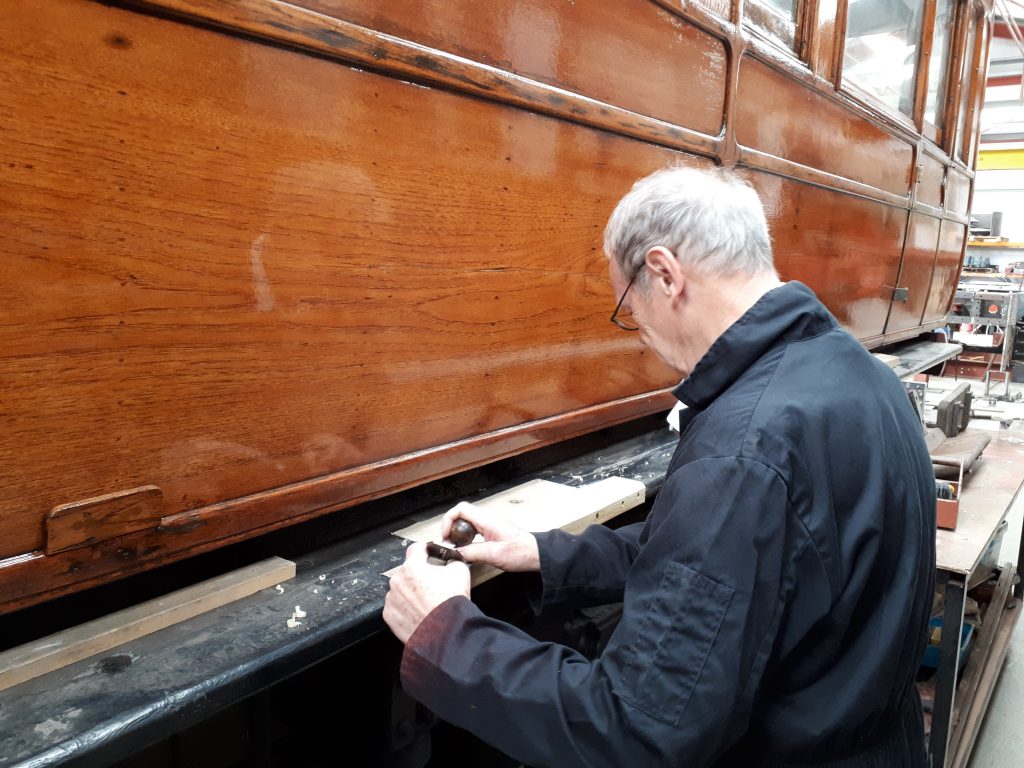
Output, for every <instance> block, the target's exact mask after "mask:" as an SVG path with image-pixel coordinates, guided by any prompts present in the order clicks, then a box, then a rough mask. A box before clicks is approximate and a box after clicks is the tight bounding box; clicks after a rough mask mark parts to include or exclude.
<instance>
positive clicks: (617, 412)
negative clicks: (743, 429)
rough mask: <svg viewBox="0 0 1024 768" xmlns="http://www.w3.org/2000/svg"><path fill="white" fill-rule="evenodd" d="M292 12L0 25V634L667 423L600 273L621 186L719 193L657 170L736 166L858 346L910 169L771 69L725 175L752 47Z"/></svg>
mask: <svg viewBox="0 0 1024 768" xmlns="http://www.w3.org/2000/svg"><path fill="white" fill-rule="evenodd" d="M121 5H125V6H130V7H131V8H134V9H136V10H127V9H125V8H123V7H120V6H121ZM305 5H306V6H307V7H298V6H296V5H294V4H289V3H283V2H275V1H274V0H238V1H237V2H229V0H125V2H124V3H123V4H118V5H107V4H103V3H96V2H91V1H87V0H60V1H59V2H53V3H33V2H29V0H18V2H14V3H11V4H10V5H9V7H8V8H5V10H6V11H7V14H6V16H5V24H4V25H2V26H0V84H2V85H3V91H4V93H5V99H3V100H0V126H3V127H2V129H0V157H2V162H0V226H2V227H3V228H4V233H5V238H4V239H3V240H0V376H2V377H3V381H4V385H5V402H4V408H3V409H0V428H2V429H0V462H2V464H0V466H4V468H5V473H6V474H5V480H9V482H5V483H4V484H0V611H5V610H10V609H12V608H14V607H18V606H21V605H27V604H30V603H33V602H38V601H40V600H43V599H46V598H49V597H54V596H57V595H61V594H65V593H68V592H71V591H74V590H77V589H81V588H84V587H87V586H91V585H95V584H100V583H104V582H106V581H109V580H111V579H112V578H116V577H119V576H123V575H127V574H130V573H134V572H137V571H140V570H145V569H147V568H150V567H153V566H154V565H156V564H160V563H164V562H169V561H171V560H175V559H178V558H181V557H183V556H186V555H187V554H193V553H199V552H204V551H209V550H211V549H215V548H217V547H219V546H223V545H225V544H227V543H231V542H234V541H239V540H242V539H245V538H247V537H249V536H252V535H254V534H255V533H258V532H263V531H268V530H272V529H274V528H278V527H282V526H285V525H290V524H293V523H295V522H298V521H301V520H305V519H308V518H310V517H312V516H315V515H319V514H323V513H325V512H327V511H332V510H337V509H341V508H344V507H349V506H352V505H354V504H356V503H357V502H360V501H364V500H368V499H372V498H377V497H380V496H384V495H387V494H389V493H393V492H395V491H396V490H399V489H402V488H407V487H410V486H412V485H415V484H417V483H422V482H425V481H427V480H430V479H434V478H438V477H442V476H445V475H447V474H450V473H452V472H456V471H459V470H461V469H465V468H468V467H471V466H477V465H480V464H483V463H486V462H489V461H493V460H495V459H497V458H501V457H504V456H509V455H513V454H515V453H518V452H521V451H524V450H529V449H531V448H535V447H537V446H539V445H543V444H547V443H551V442H555V441H559V440H565V439H567V438H569V437H571V436H573V435H576V434H581V433H583V432H587V431H590V430H593V429H597V428H600V427H602V426H606V425H609V424H613V423H618V422H621V421H624V420H627V419H631V418H635V417H636V416H639V415H642V414H647V413H652V412H654V411H656V410H660V409H663V408H665V407H667V406H668V405H669V404H670V402H671V397H670V396H668V395H667V394H666V392H665V388H666V387H668V386H670V385H672V384H673V383H674V377H673V376H672V375H671V374H670V373H669V372H667V371H666V370H665V369H664V368H663V367H662V366H661V365H660V364H659V363H657V361H656V360H654V358H653V357H652V355H650V354H649V353H648V352H646V351H645V350H643V349H642V348H641V347H640V345H639V344H638V343H637V340H636V339H635V338H634V337H632V336H630V335H628V334H623V333H621V332H619V331H617V330H616V329H615V328H614V327H613V326H611V325H610V324H609V323H608V322H607V316H608V313H609V311H610V308H611V306H612V304H613V303H614V297H613V296H612V295H611V292H610V289H609V287H608V281H607V276H606V274H605V263H604V259H603V257H602V256H601V254H600V245H601V231H602V228H603V226H604V223H605V221H606V220H607V216H608V213H609V212H610V210H611V208H612V206H613V205H614V203H615V201H616V200H617V199H618V198H619V197H620V196H621V195H622V194H623V193H624V192H625V191H626V190H627V189H628V188H629V186H630V185H631V184H632V182H633V181H634V180H635V179H636V178H638V177H640V176H642V175H644V174H646V173H648V172H649V171H651V170H653V169H655V168H658V167H661V166H663V165H665V164H666V163H668V162H671V161H683V162H688V163H699V162H704V163H706V162H709V160H707V159H704V160H697V159H696V158H695V157H694V156H693V155H690V156H687V155H683V154H681V153H679V152H677V151H673V150H685V151H687V152H693V153H698V154H700V155H702V156H704V157H705V158H713V157H715V156H716V155H717V158H718V159H719V160H721V161H723V162H724V163H725V164H727V165H729V164H732V163H733V162H734V161H738V162H739V164H740V165H741V166H743V167H746V168H747V173H748V174H749V175H750V176H751V177H752V178H753V179H754V182H755V184H756V186H757V187H758V189H759V191H760V192H761V193H762V194H763V197H764V200H765V203H766V208H767V210H768V214H769V218H770V220H771V224H772V234H773V239H774V241H775V244H776V253H777V258H778V263H779V265H780V269H781V271H782V273H783V276H784V277H787V278H795V279H799V280H802V281H804V282H806V283H808V284H809V285H810V286H811V287H812V288H814V289H815V290H816V291H817V292H818V293H819V295H820V296H821V297H822V299H823V300H824V301H825V302H826V304H828V306H829V307H830V308H831V309H832V311H833V312H835V314H836V315H837V317H838V318H839V319H840V320H841V321H842V322H844V323H845V324H846V325H847V326H848V327H849V328H850V330H851V331H852V332H854V333H855V334H856V335H857V336H858V337H859V338H860V339H862V340H863V341H865V343H867V344H869V345H871V344H875V343H878V340H879V339H881V338H882V334H883V332H884V328H885V323H886V317H887V316H888V315H889V296H890V294H891V290H892V289H891V288H886V286H893V285H896V284H897V280H896V277H897V274H898V270H899V268H900V248H901V244H902V242H903V236H904V233H905V229H906V225H907V210H906V207H907V206H908V205H909V197H908V195H909V190H910V184H911V171H912V167H913V166H912V164H911V163H910V160H909V158H910V156H911V144H910V143H909V140H908V139H907V138H902V139H901V138H897V137H896V136H895V135H894V134H891V133H889V132H887V131H885V130H883V129H882V128H881V127H879V126H880V125H881V124H882V123H883V120H882V118H879V117H877V116H876V117H874V118H872V119H871V120H869V119H867V114H866V113H865V112H863V111H858V110H857V109H856V108H853V107H851V106H850V105H846V104H843V103H842V99H841V98H838V99H837V98H829V97H827V96H826V95H825V94H823V93H822V92H821V90H820V89H821V86H822V83H821V82H820V80H814V78H813V76H812V75H811V73H810V71H808V70H804V69H802V68H801V67H799V66H797V65H794V64H793V63H792V62H790V61H788V59H786V57H785V56H784V54H782V53H779V54H778V58H779V59H780V60H781V59H786V60H785V61H782V62H781V63H780V62H779V61H776V62H775V63H776V65H777V66H778V67H781V68H783V69H786V73H783V72H780V71H778V70H777V69H773V68H771V67H770V66H768V65H767V64H764V63H763V62H760V61H755V60H754V59H748V61H747V63H745V64H744V65H743V70H742V72H741V77H740V87H739V89H738V92H737V93H735V94H734V95H735V96H736V99H737V102H736V110H737V111H736V112H735V113H734V114H735V116H736V118H737V122H736V123H735V128H736V131H737V134H736V135H737V136H738V137H739V139H740V141H741V142H750V145H749V147H743V146H741V147H739V148H737V147H736V146H735V145H734V143H733V134H732V132H731V130H725V131H724V132H722V133H721V134H720V135H719V131H720V129H721V128H722V115H723V109H724V107H725V95H726V92H727V91H736V90H737V89H735V88H734V87H733V85H732V84H730V85H729V86H727V85H726V79H727V70H728V64H729V62H728V61H727V59H726V49H727V47H729V48H730V49H731V48H734V47H735V48H736V49H740V48H742V47H743V46H744V45H748V44H749V43H750V40H749V39H747V37H746V34H747V33H745V32H743V31H742V30H741V29H740V28H738V27H737V28H731V27H729V26H728V25H726V24H723V23H720V22H719V21H717V20H716V19H714V18H713V17H711V16H709V15H706V14H703V12H701V11H700V10H699V8H698V6H697V5H694V4H688V3H681V4H676V3H674V2H672V1H671V0H659V2H657V3H655V2H641V0H628V2H627V3H625V4H622V3H613V2H611V1H610V0H595V1H594V2H588V3H575V4H574V3H560V2H555V0H526V2H519V3H514V2H511V0H501V1H500V2H495V3H491V4H470V3H468V2H467V1H465V0H457V1H456V2H452V3H446V4H445V3H442V4H438V3H434V4H428V5H427V6H426V7H425V6H423V5H422V4H418V3H414V2H411V0H399V2H398V3H397V4H371V3H368V2H365V1H364V0H308V2H306V3H305ZM703 5H707V6H708V7H712V8H717V9H718V12H720V13H721V12H725V11H726V10H728V9H730V8H732V5H731V4H729V3H726V2H724V1H723V2H720V1H719V0H713V1H710V2H707V3H704V4H703ZM424 8H426V10H425V9H424ZM139 9H141V11H140V10H139ZM310 9H313V10H310ZM315 11H320V12H325V13H329V14H333V16H323V15H320V13H317V12H315ZM734 11H735V9H733V12H734ZM687 14H697V17H698V18H695V19H694V20H693V21H692V22H691V21H688V20H687V19H686V16H687ZM702 29H703V30H704V31H701V30H702ZM707 30H711V31H710V32H709V31H707ZM406 38H407V39H406ZM726 39H728V41H729V43H728V46H726V44H725V43H724V42H723V41H724V40H726ZM755 48H757V50H758V51H759V54H758V55H761V56H765V55H766V54H765V53H764V51H763V50H761V48H760V47H757V46H755ZM814 55H815V56H816V57H817V58H816V59H815V61H816V62H817V63H816V65H815V66H816V67H817V69H816V70H815V71H818V70H821V69H822V67H823V65H822V62H823V61H824V59H822V56H824V57H826V58H827V56H828V54H827V46H825V45H824V43H821V42H820V41H819V49H818V53H816V54H814ZM769 58H770V57H769ZM773 61H775V59H773ZM798 70H799V71H798ZM730 83H731V81H730ZM816 89H817V90H816ZM794 116H796V117H794ZM800 119H803V121H804V122H803V124H801V123H800ZM695 131H703V132H704V133H705V134H708V135H703V134H702V133H697V132H695ZM894 131H895V133H899V132H900V131H899V130H895V129H894ZM905 132H906V131H905V129H904V133H905ZM936 162H937V161H936ZM940 165H941V163H940ZM933 176H934V174H933ZM938 180H939V183H940V189H941V176H940V177H939V179H938ZM929 183H931V182H929ZM932 186H933V187H934V184H932ZM838 190H842V191H838ZM927 194H930V193H926V194H924V195H920V194H919V197H920V198H921V201H922V202H924V201H925V199H926V197H927ZM929 199H930V198H929ZM953 199H954V198H952V197H951V200H953ZM933 204H934V203H933ZM951 210H952V209H951ZM957 226H959V225H957ZM942 227H943V229H942V232H943V235H942V237H943V239H944V242H945V241H949V242H948V243H947V245H948V246H949V248H952V247H953V246H954V245H956V246H957V247H959V243H962V235H963V227H962V226H959V240H957V242H956V243H953V240H954V239H956V238H955V237H954V234H955V233H954V234H951V233H953V230H952V229H951V230H949V231H947V224H943V225H942ZM916 239H917V236H916V235H914V237H913V238H912V240H915V241H916ZM949 248H947V250H949ZM940 250H941V249H940ZM949 252H950V253H951V252H952V251H949ZM948 255H949V253H947V254H946V256H947V257H948ZM910 256H911V258H910V259H909V260H908V261H906V262H905V264H904V270H905V276H910V275H911V273H912V272H914V270H915V269H916V270H917V272H920V271H921V270H920V269H919V267H920V266H921V265H917V262H916V261H915V259H917V260H921V261H922V262H923V256H921V254H914V253H911V255H910ZM918 257H920V258H918ZM958 258H959V257H958V255H957V260H958ZM942 259H943V255H942V253H940V258H939V262H940V271H941V272H942V274H943V275H944V276H945V275H946V274H947V273H951V271H952V270H955V264H954V265H949V264H947V263H946V262H944V261H943V260H942ZM947 261H948V258H947ZM915 265H916V266H915ZM908 270H909V271H908ZM915 274H916V273H915ZM918 277H920V275H918ZM916 279H917V278H915V280H916ZM943 279H945V277H943ZM901 282H902V281H901ZM952 290H953V288H952V285H950V284H948V283H943V284H942V286H940V287H939V288H935V284H934V283H933V291H932V293H930V294H929V301H931V299H932V298H933V296H934V295H936V291H937V292H938V294H939V295H941V296H945V297H947V298H948V297H949V296H951V295H952ZM917 295H918V294H914V292H913V291H912V299H913V300H915V301H916V300H917ZM939 303H941V300H940V301H939ZM947 303H948V302H947ZM908 312H910V313H911V314H912V312H913V310H908ZM898 314H899V313H898V310H897V312H896V315H894V320H895V319H896V318H897V316H898ZM926 315H927V312H926ZM901 322H902V321H901ZM911 330H912V327H911ZM145 487H150V488H155V489H158V490H159V493H151V494H150V495H149V496H148V497H147V500H146V503H145V504H144V505H143V507H139V508H136V507H134V506H128V507H122V506H119V505H118V503H114V504H113V505H111V504H108V502H109V501H110V500H111V498H113V499H115V500H116V499H119V498H122V497H119V496H118V495H117V494H120V493H123V492H125V491H126V490H128V489H139V488H145ZM111 494H113V497H111ZM344 514H351V515H356V514H358V513H357V512H356V511H352V510H350V511H348V512H345V513H344ZM5 558H6V559H5Z"/></svg>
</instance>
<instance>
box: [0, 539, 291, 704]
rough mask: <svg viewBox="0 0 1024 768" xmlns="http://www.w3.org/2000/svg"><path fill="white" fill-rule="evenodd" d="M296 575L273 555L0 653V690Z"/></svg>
mask: <svg viewBox="0 0 1024 768" xmlns="http://www.w3.org/2000/svg"><path fill="white" fill-rule="evenodd" d="M294 576H295V563H293V562H291V561H289V560H284V559H282V558H280V557H271V558H268V559H267V560H263V561H261V562H259V563H255V564H253V565H250V566H248V567H246V568H240V569H238V570H236V571H231V572H230V573H225V574H223V575H221V576H217V577H216V578H213V579H208V580H207V581H203V582H200V583H199V584H195V585H193V586H191V587H186V588H185V589H180V590H178V591H177V592H171V593H170V594H168V595H165V596H164V597H159V598H156V599H155V600H149V601H147V602H145V603H140V604H139V605H135V606H132V607H131V608H126V609H125V610H123V611H117V612H116V613H112V614H110V615H108V616H104V617H102V618H99V619H96V620H95V621H90V622H87V623H85V624H81V625H79V626H77V627H73V628H71V629H68V630H66V631H64V632H58V633H56V634H53V635H50V636H48V637H44V638H42V639H40V640H36V641H35V642H32V643H26V644H25V645H21V646H18V647H17V648H12V649H10V650H9V651H5V652H4V653H0V690H4V689H6V688H10V687H12V686H14V685H17V684H19V683H23V682H25V681H26V680H31V679H32V678H34V677H38V676H39V675H45V674H46V673H47V672H52V671H53V670H55V669H60V668H61V667H65V666H67V665H68V664H73V663H74V662H76V661H81V660H82V659H85V658H88V657H89V656H93V655H95V654H98V653H102V652H104V651H107V650H110V649H111V648H113V647H115V646H118V645H121V644H122V643H127V642H129V641H131V640H135V639H137V638H140V637H142V636H143V635H148V634H150V633H152V632H156V631H157V630H159V629H163V628H164V627H168V626H170V625H172V624H176V623H177V622H179V621H183V620H185V619H189V618H192V617H193V616H197V615H199V614H201V613H205V612H206V611H210V610H213V609H214V608H218V607H220V606H222V605H225V604H227V603H230V602H232V601H234V600H238V599H239V598H242V597H245V596H247V595H251V594H253V593H254V592H257V591H259V590H261V589H265V588H266V587H271V586H273V585H275V584H278V583H280V582H282V581H287V580H288V579H291V578H293V577H294Z"/></svg>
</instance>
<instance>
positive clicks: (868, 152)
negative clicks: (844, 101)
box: [736, 56, 913, 195]
mask: <svg viewBox="0 0 1024 768" xmlns="http://www.w3.org/2000/svg"><path fill="white" fill-rule="evenodd" d="M736 141H737V142H739V143H740V144H742V145H744V146H747V147H750V148H752V149H756V150H759V151H761V152H766V153H768V154H772V155H775V156H777V157H784V158H787V159H789V160H791V161H793V162H796V163H800V164H801V165H805V166H809V167H811V168H816V169H819V170H823V171H827V172H828V173H833V174H836V175H838V176H843V177H845V178H848V179H853V180H854V181H859V182H861V183H864V184H868V185H871V186H874V187H878V188H880V189H883V190H885V191H887V192H891V193H894V194H898V195H909V193H910V183H911V171H912V168H913V162H912V161H913V152H912V147H911V146H910V145H909V144H908V143H907V142H906V141H904V140H902V139H898V138H896V137H894V136H892V135H891V134H889V133H887V132H885V131H883V130H882V129H880V128H877V127H876V126H874V125H872V124H871V123H869V122H867V121H866V120H863V119H861V118H859V117H858V116H857V115H856V114H855V113H853V112H852V111H851V110H849V109H847V108H844V107H842V106H840V105H839V104H837V103H836V102H833V101H832V100H830V99H828V98H826V97H825V96H823V95H822V94H820V93H819V92H817V91H816V90H814V89H813V88H810V87H808V86H806V85H804V84H802V83H798V82H796V81H794V80H793V79H792V78H789V77H787V76H786V75H785V74H783V73H782V72H779V71H777V70H776V69H774V68H773V67H770V66H768V65H767V64H765V63H763V62H761V61H759V60H757V59H756V58H753V57H751V56H744V57H743V59H742V61H741V64H740V85H739V92H738V94H737V104H736Z"/></svg>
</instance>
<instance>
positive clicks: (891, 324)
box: [885, 211, 941, 333]
mask: <svg viewBox="0 0 1024 768" xmlns="http://www.w3.org/2000/svg"><path fill="white" fill-rule="evenodd" d="M940 224H941V221H940V220H939V219H937V218H935V217H934V216H928V215H925V214H921V213H918V212H917V211H914V212H912V213H911V214H910V221H909V225H908V227H907V238H906V242H905V243H904V246H903V261H902V262H901V266H900V276H899V279H898V280H897V284H898V285H899V287H901V288H908V289H910V295H909V297H908V299H907V301H906V302H899V301H894V302H893V304H892V310H891V311H890V313H889V320H888V322H887V323H886V326H885V330H886V332H887V333H895V332H899V331H904V330H907V329H911V328H919V327H920V326H921V317H922V315H923V314H924V309H925V305H926V304H927V302H928V290H929V288H930V287H931V280H932V271H933V269H934V268H935V252H936V249H937V248H938V244H939V227H940Z"/></svg>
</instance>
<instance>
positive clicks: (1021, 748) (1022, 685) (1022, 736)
mask: <svg viewBox="0 0 1024 768" xmlns="http://www.w3.org/2000/svg"><path fill="white" fill-rule="evenodd" d="M957 383H959V382H955V381H953V380H952V379H938V378H933V379H932V380H931V381H930V382H929V385H928V386H929V388H931V387H933V386H934V387H942V388H952V387H953V386H955V385H956V384H957ZM972 390H973V393H974V396H975V398H976V399H975V403H974V405H975V406H976V409H977V411H978V412H986V411H996V410H998V411H1000V412H1001V418H984V419H981V418H975V419H972V420H971V424H970V426H971V428H974V429H988V430H992V431H994V432H996V431H998V432H1001V433H1003V434H1004V435H1012V436H1014V437H1019V438H1020V440H1021V441H1022V442H1024V399H1022V400H1021V401H1019V402H1002V401H996V402H991V403H990V402H988V401H985V400H984V399H982V396H983V393H984V387H983V386H982V385H981V384H980V383H977V382H976V383H974V384H973V385H972ZM1018 393H1022V398H1024V384H1011V385H1010V394H1011V395H1016V394H1018ZM988 415H989V416H990V417H993V416H996V415H997V414H994V413H988ZM1007 520H1008V522H1009V528H1008V529H1007V531H1006V534H1005V535H1004V537H1003V549H1002V552H1001V553H1000V557H999V560H1000V562H1011V563H1016V562H1017V553H1018V549H1017V547H1018V544H1019V542H1020V536H1021V525H1022V521H1024V494H1022V495H1021V496H1019V497H1018V498H1017V500H1016V502H1015V503H1014V505H1013V507H1012V508H1011V509H1010V512H1009V514H1008V515H1007ZM1021 712H1024V629H1022V628H1021V625H1020V624H1018V626H1017V628H1016V629H1015V631H1014V636H1013V638H1012V640H1011V641H1010V649H1009V651H1008V652H1007V656H1006V662H1005V663H1004V665H1003V671H1002V673H1001V674H1000V676H999V682H998V683H997V684H996V689H995V692H994V693H993V695H992V701H991V703H990V704H989V708H988V712H987V713H986V715H985V721H984V723H983V724H982V727H981V732H980V733H979V734H978V740H977V742H976V743H975V747H974V752H973V754H972V755H971V761H970V763H969V764H968V766H969V768H1020V766H1021V765H1024V729H1022V728H1021Z"/></svg>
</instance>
